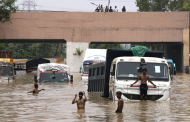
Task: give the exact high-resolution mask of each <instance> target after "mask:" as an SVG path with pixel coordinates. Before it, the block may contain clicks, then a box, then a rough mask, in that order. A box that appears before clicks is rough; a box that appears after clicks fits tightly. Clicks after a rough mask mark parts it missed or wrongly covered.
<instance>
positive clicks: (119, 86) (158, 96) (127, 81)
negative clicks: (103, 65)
mask: <svg viewBox="0 0 190 122" xmlns="http://www.w3.org/2000/svg"><path fill="white" fill-rule="evenodd" d="M142 60H144V61H145V62H144V63H142ZM143 68H146V69H147V70H148V71H147V75H149V77H150V80H151V81H152V82H153V83H154V84H156V86H157V87H156V88H155V87H153V86H152V84H150V83H149V82H148V81H147V85H148V96H147V99H148V100H157V101H162V100H169V99H170V82H171V78H170V72H169V67H168V63H167V61H166V60H165V59H163V58H152V57H118V58H115V59H114V60H113V61H112V63H111V68H110V78H109V98H110V99H112V100H117V97H116V92H117V91H121V92H122V93H123V95H122V99H123V100H140V84H141V81H139V82H137V83H136V84H135V85H134V86H131V84H133V83H134V82H135V81H136V80H137V79H138V77H139V76H140V75H141V74H142V69H143Z"/></svg>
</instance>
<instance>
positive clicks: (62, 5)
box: [16, 0, 138, 12]
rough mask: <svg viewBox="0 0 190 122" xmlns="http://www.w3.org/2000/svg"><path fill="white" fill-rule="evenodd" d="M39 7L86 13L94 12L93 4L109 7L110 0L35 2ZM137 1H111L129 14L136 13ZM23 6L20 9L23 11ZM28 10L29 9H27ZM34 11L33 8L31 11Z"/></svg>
mask: <svg viewBox="0 0 190 122" xmlns="http://www.w3.org/2000/svg"><path fill="white" fill-rule="evenodd" d="M23 1H24V0H17V2H16V5H19V4H22V2H23ZM34 1H35V2H36V4H37V5H38V6H36V9H37V10H52V11H84V12H93V11H94V10H95V8H96V6H95V5H92V4H91V2H93V3H95V4H98V5H99V4H102V5H103V6H104V7H105V6H106V5H108V0H34ZM135 1H136V0H110V6H112V8H113V7H114V6H115V5H116V6H117V7H118V10H119V12H121V9H122V7H123V6H125V7H126V11H127V12H136V11H137V9H138V8H137V7H136V4H135ZM22 7H23V6H22V5H19V9H20V10H22ZM25 10H27V8H25ZM31 10H33V8H32V9H31Z"/></svg>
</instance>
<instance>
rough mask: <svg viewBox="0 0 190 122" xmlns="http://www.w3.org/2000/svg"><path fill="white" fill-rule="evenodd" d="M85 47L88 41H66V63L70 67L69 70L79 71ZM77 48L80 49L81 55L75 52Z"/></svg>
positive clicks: (87, 46)
mask: <svg viewBox="0 0 190 122" xmlns="http://www.w3.org/2000/svg"><path fill="white" fill-rule="evenodd" d="M87 48H89V43H82V42H67V55H66V56H67V57H66V58H67V65H68V66H69V67H70V72H79V70H80V66H81V65H82V61H83V59H84V54H85V50H86V49H87ZM77 49H80V52H81V51H82V53H81V55H78V53H77V52H76V51H77Z"/></svg>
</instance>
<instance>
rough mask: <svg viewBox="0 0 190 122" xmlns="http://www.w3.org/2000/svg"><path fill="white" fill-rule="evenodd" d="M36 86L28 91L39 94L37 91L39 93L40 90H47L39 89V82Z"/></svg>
mask: <svg viewBox="0 0 190 122" xmlns="http://www.w3.org/2000/svg"><path fill="white" fill-rule="evenodd" d="M34 88H35V89H34V90H32V91H29V92H28V93H33V94H37V93H39V92H40V91H42V90H45V89H41V90H38V84H34Z"/></svg>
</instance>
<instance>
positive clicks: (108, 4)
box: [108, 0, 110, 12]
mask: <svg viewBox="0 0 190 122" xmlns="http://www.w3.org/2000/svg"><path fill="white" fill-rule="evenodd" d="M109 8H110V0H108V12H109Z"/></svg>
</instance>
